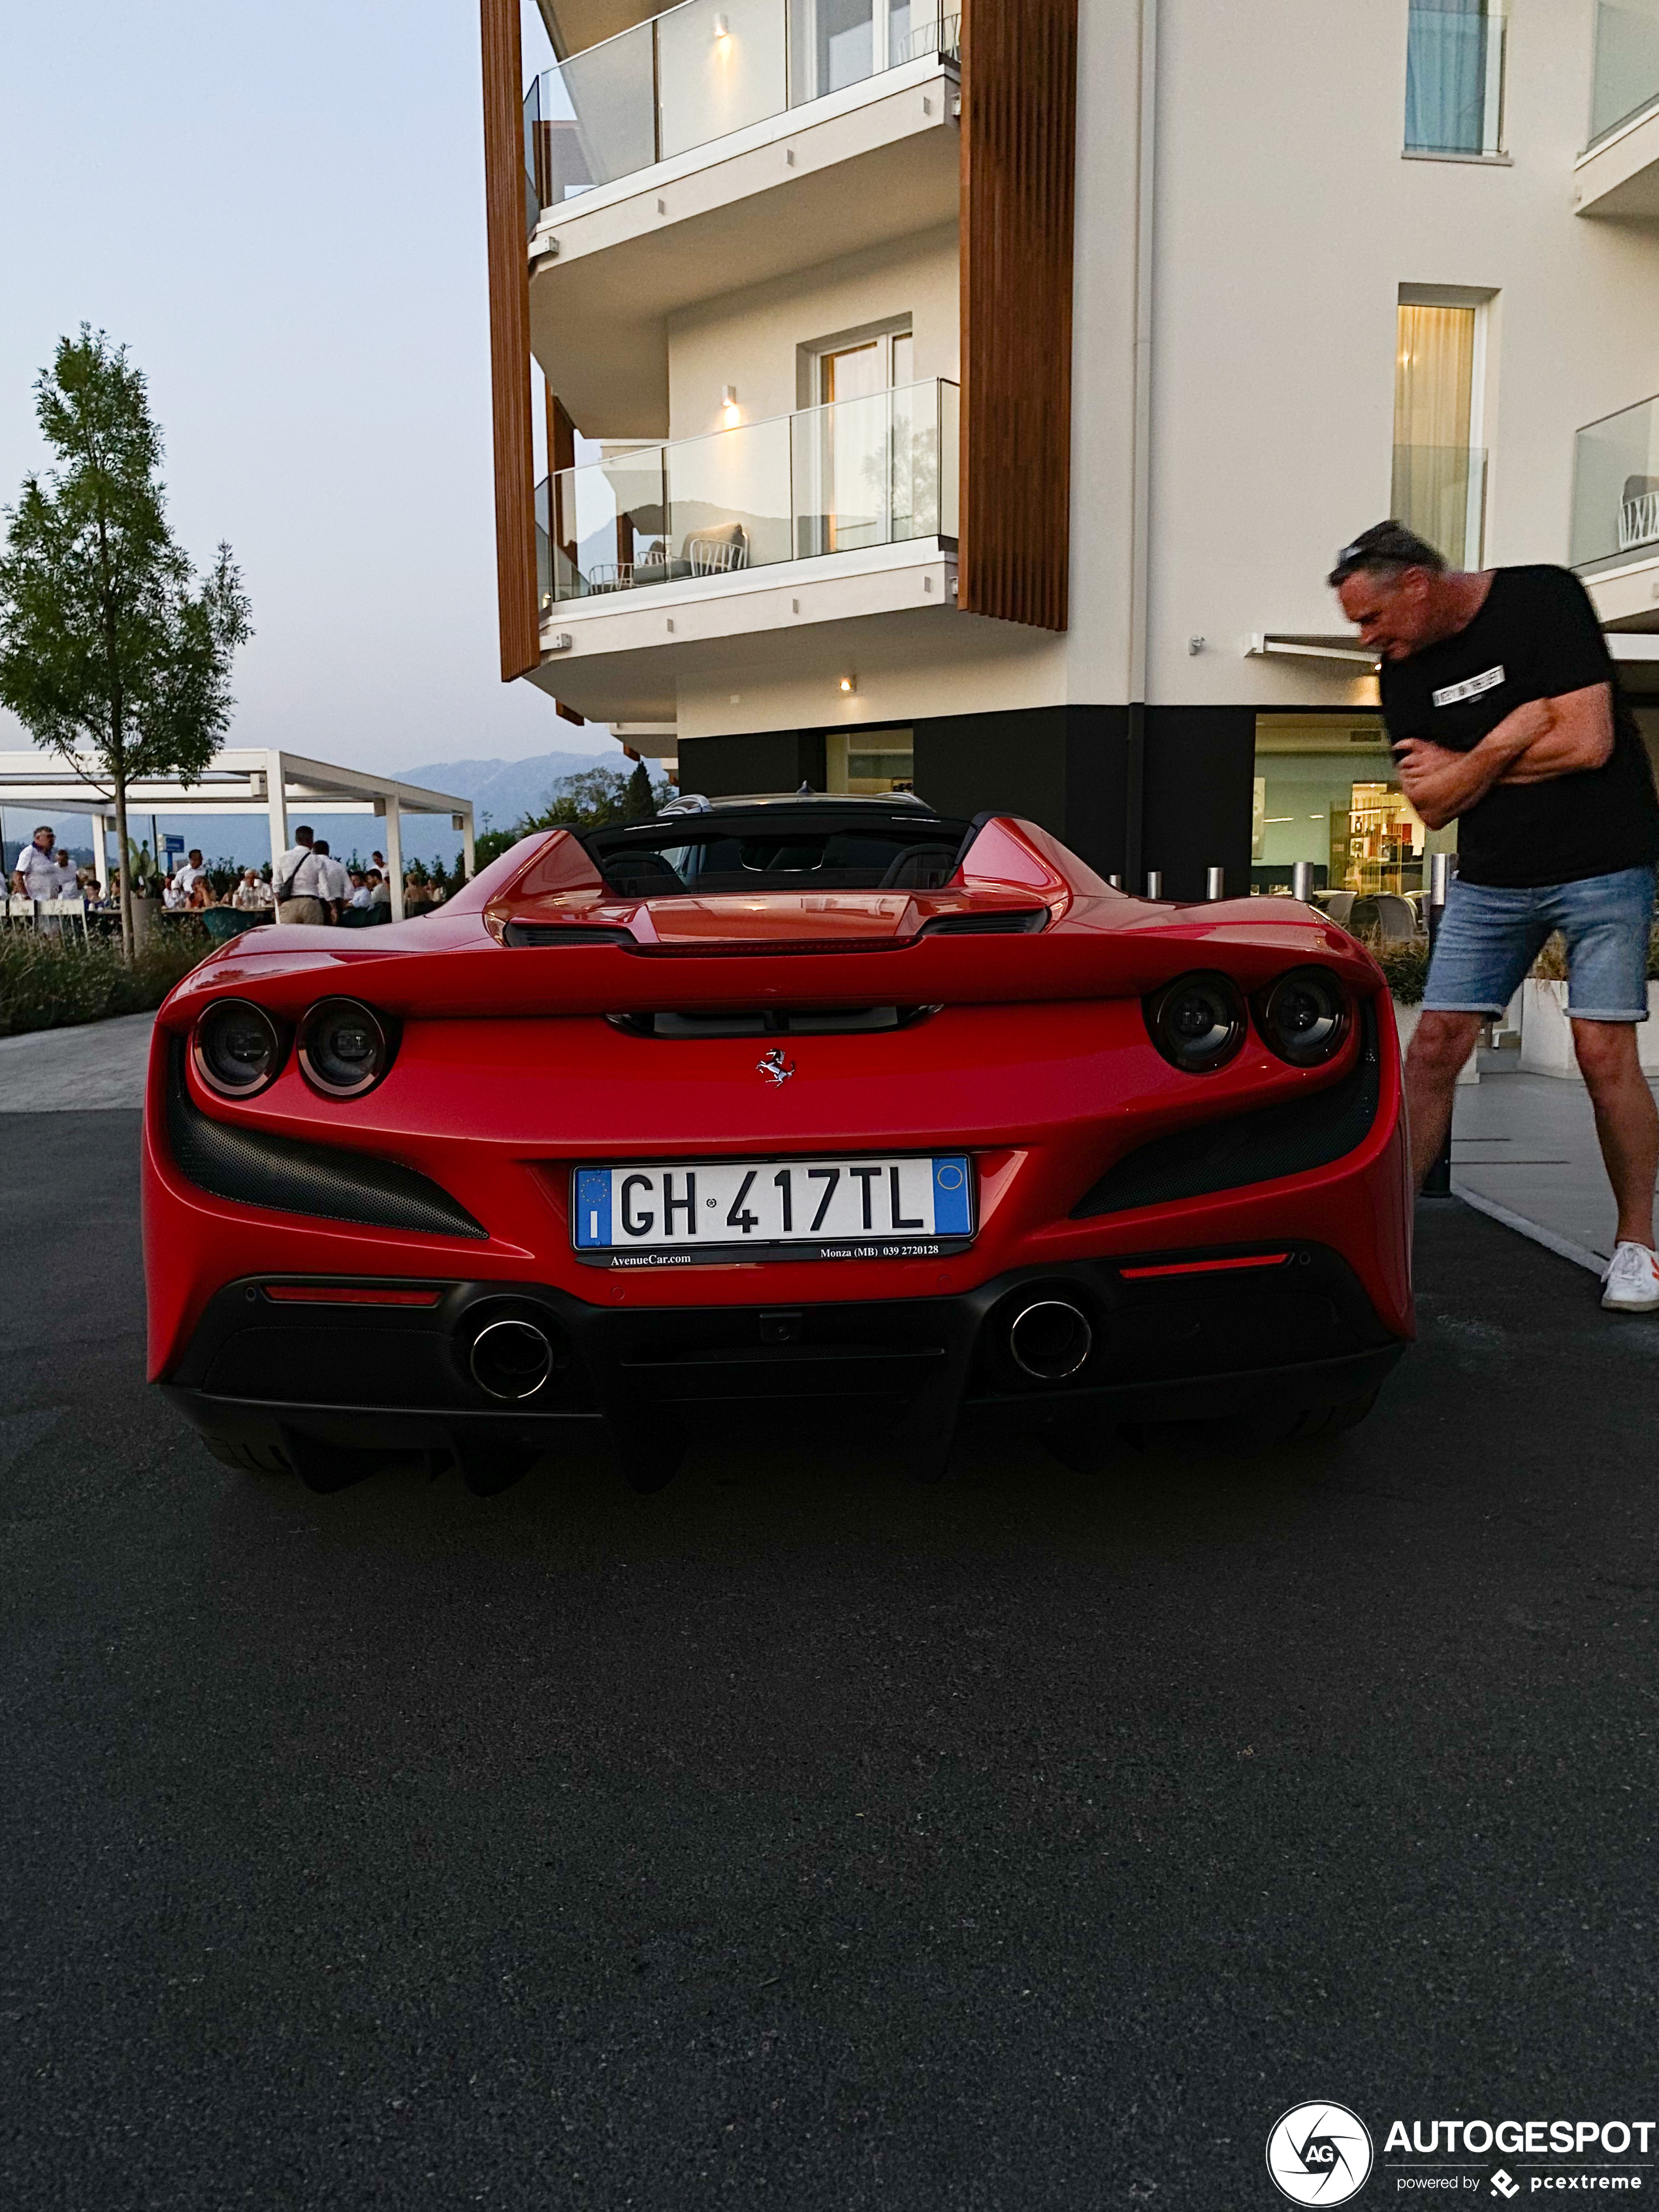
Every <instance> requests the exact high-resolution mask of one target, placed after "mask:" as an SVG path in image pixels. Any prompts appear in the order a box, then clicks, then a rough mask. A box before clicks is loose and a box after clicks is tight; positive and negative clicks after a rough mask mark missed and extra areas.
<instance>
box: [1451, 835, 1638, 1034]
mask: <svg viewBox="0 0 1659 2212" xmlns="http://www.w3.org/2000/svg"><path fill="white" fill-rule="evenodd" d="M1653 894H1654V870H1653V868H1652V867H1651V866H1648V867H1644V868H1619V869H1616V870H1615V871H1614V872H1613V874H1612V875H1609V876H1583V877H1581V878H1579V880H1578V881H1577V883H1573V884H1540V885H1538V887H1537V888H1536V889H1534V890H1505V889H1504V888H1503V887H1502V886H1501V885H1499V884H1466V883H1464V882H1462V880H1461V878H1457V877H1454V878H1452V882H1451V887H1450V892H1449V896H1448V898H1447V901H1446V910H1445V913H1444V914H1443V915H1442V916H1441V919H1440V932H1439V935H1438V936H1437V939H1436V940H1435V947H1434V958H1433V960H1432V961H1431V963H1430V966H1429V981H1428V988H1427V990H1426V991H1425V994H1424V997H1423V1004H1424V1006H1425V1009H1428V1010H1430V1011H1432V1012H1437V1013H1443V1014H1501V1013H1502V1012H1503V1011H1504V1008H1505V1007H1506V1006H1508V1005H1509V1002H1510V1000H1511V999H1512V998H1513V997H1514V996H1515V994H1516V991H1518V990H1519V989H1520V987H1521V984H1522V980H1523V979H1524V977H1525V975H1526V974H1527V971H1528V969H1529V968H1530V967H1531V966H1532V963H1533V962H1534V960H1535V959H1536V958H1537V957H1538V955H1539V953H1540V952H1541V951H1542V950H1543V946H1544V944H1545V940H1546V939H1547V938H1548V937H1549V935H1550V933H1551V932H1552V931H1553V930H1557V929H1559V931H1560V933H1561V934H1562V936H1563V937H1565V939H1566V941H1567V983H1568V989H1567V1012H1568V1013H1569V1014H1570V1015H1571V1017H1572V1018H1573V1020H1575V1021H1579V1022H1644V1021H1646V1019H1647V1018H1648V982H1647V975H1648V933H1649V931H1650V929H1651V927H1652V926H1653Z"/></svg>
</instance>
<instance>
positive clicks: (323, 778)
mask: <svg viewBox="0 0 1659 2212" xmlns="http://www.w3.org/2000/svg"><path fill="white" fill-rule="evenodd" d="M0 804H3V805H5V806H7V807H13V806H15V807H19V808H27V807H38V808H39V809H40V811H42V812H43V813H45V812H49V811H53V810H55V811H58V812H59V813H63V814H89V815H90V816H91V817H92V821H93V839H92V850H93V861H94V866H95V867H96V868H97V871H98V881H99V884H100V886H101V887H103V888H104V889H107V888H108V885H109V853H108V842H107V841H108V837H109V833H110V831H111V830H112V829H113V828H114V827H115V803H114V799H113V798H112V795H111V793H110V790H109V787H108V782H107V779H106V778H104V777H102V776H100V775H98V774H97V773H96V772H95V770H93V769H88V768H87V767H85V766H82V765H78V764H71V763H69V762H67V761H65V760H64V759H63V758H62V757H60V756H59V755H58V754H55V753H47V752H23V753H6V752H0ZM307 809H310V810H312V811H314V812H316V813H319V814H321V813H329V814H372V815H375V816H377V817H380V818H382V819H383V820H384V822H385V823H386V871H387V873H388V874H389V875H390V876H391V878H392V884H391V890H392V918H393V919H394V921H402V920H403V918H404V839H403V817H404V815H405V814H447V815H448V817H449V823H450V827H451V829H459V831H460V833H461V850H462V853H463V854H464V856H465V863H466V872H467V874H468V876H469V877H470V876H471V874H472V873H473V866H474V846H473V822H472V801H471V799H458V798H457V797H456V796H455V794H454V793H453V792H447V791H428V790H426V789H425V788H424V787H422V785H420V784H417V783H402V782H399V781H398V778H397V777H396V776H390V775H375V774H374V771H373V770H372V769H355V768H338V767H336V766H335V765H334V764H333V763H331V762H329V761H318V760H312V759H310V758H308V757H307V756H306V755H305V754H303V753H290V752H285V751H282V750H276V751H272V750H267V749H265V748H264V747H261V748H259V749H258V750H256V749H254V748H253V747H252V746H246V745H242V746H232V747H230V748H228V750H226V751H224V752H220V753H216V754H215V755H214V756H213V758H212V759H211V760H210V762H209V763H208V765H207V767H206V768H205V769H204V770H203V772H202V775H201V778H200V780H199V781H197V782H195V783H189V784H186V783H184V782H181V781H179V777H177V776H176V775H164V776H145V777H144V778H143V779H142V781H137V782H135V783H130V784H129V785H128V786H127V812H128V817H129V822H130V821H131V816H133V815H135V814H163V813H165V814H263V815H264V816H265V817H266V819H267V820H268V821H269V823H270V858H271V861H272V864H273V866H274V865H275V863H276V860H277V859H278V858H279V857H280V856H281V854H283V853H285V852H286V851H287V850H288V849H289V816H290V814H295V813H298V814H301V816H302V817H303V814H304V812H305V811H306V810H307Z"/></svg>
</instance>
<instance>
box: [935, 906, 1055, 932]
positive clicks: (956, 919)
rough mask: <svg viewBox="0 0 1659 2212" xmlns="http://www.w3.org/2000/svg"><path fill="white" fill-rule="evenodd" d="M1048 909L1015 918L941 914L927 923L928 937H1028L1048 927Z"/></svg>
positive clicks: (1021, 912) (1023, 912)
mask: <svg viewBox="0 0 1659 2212" xmlns="http://www.w3.org/2000/svg"><path fill="white" fill-rule="evenodd" d="M1047 926H1048V908H1047V907H1046V906H1036V907H1032V908H1029V909H1025V908H1021V909H1020V910H1018V912H1016V913H1013V914H941V915H935V916H934V918H933V921H924V922H923V924H922V925H921V933H922V935H923V936H924V937H1026V936H1031V935H1034V934H1035V933H1036V931H1038V930H1039V929H1042V928H1045V927H1047Z"/></svg>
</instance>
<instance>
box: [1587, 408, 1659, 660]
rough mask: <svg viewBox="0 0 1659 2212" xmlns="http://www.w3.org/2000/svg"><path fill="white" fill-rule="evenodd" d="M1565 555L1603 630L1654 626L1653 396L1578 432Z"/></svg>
mask: <svg viewBox="0 0 1659 2212" xmlns="http://www.w3.org/2000/svg"><path fill="white" fill-rule="evenodd" d="M1567 557H1568V559H1569V561H1570V562H1571V564H1572V566H1573V567H1574V568H1576V569H1577V571H1578V573H1579V574H1580V575H1581V576H1583V579H1584V582H1585V585H1586V586H1587V587H1588V589H1589V594H1590V597H1591V598H1592V599H1594V600H1595V608H1596V612H1597V613H1598V614H1599V615H1600V616H1601V620H1602V622H1603V623H1605V624H1606V625H1607V627H1608V628H1610V629H1650V628H1653V627H1656V626H1659V606H1656V604H1655V602H1656V597H1659V398H1654V399H1644V400H1641V401H1639V402H1638V404H1637V405H1635V406H1634V407H1625V408H1621V409H1620V411H1619V413H1618V414H1616V415H1608V416H1604V417H1603V418H1602V420H1601V422H1590V423H1587V424H1586V425H1585V427H1584V428H1583V429H1582V430H1581V431H1580V432H1579V433H1578V435H1577V438H1576V440H1575V441H1574V451H1573V466H1572V532H1571V539H1570V542H1569V545H1568V552H1567Z"/></svg>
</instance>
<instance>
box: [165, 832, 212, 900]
mask: <svg viewBox="0 0 1659 2212" xmlns="http://www.w3.org/2000/svg"><path fill="white" fill-rule="evenodd" d="M206 873H207V870H206V869H205V868H204V866H202V855H201V852H200V850H199V848H197V847H196V846H194V845H192V846H191V849H190V858H189V860H186V861H185V864H184V866H182V867H178V868H175V869H174V870H173V882H174V883H175V884H178V886H179V890H181V891H182V892H183V893H184V895H185V898H186V899H188V898H189V896H190V895H191V892H192V891H193V890H195V888H196V886H197V884H198V883H199V882H200V881H201V879H202V878H203V877H204V875H206Z"/></svg>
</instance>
